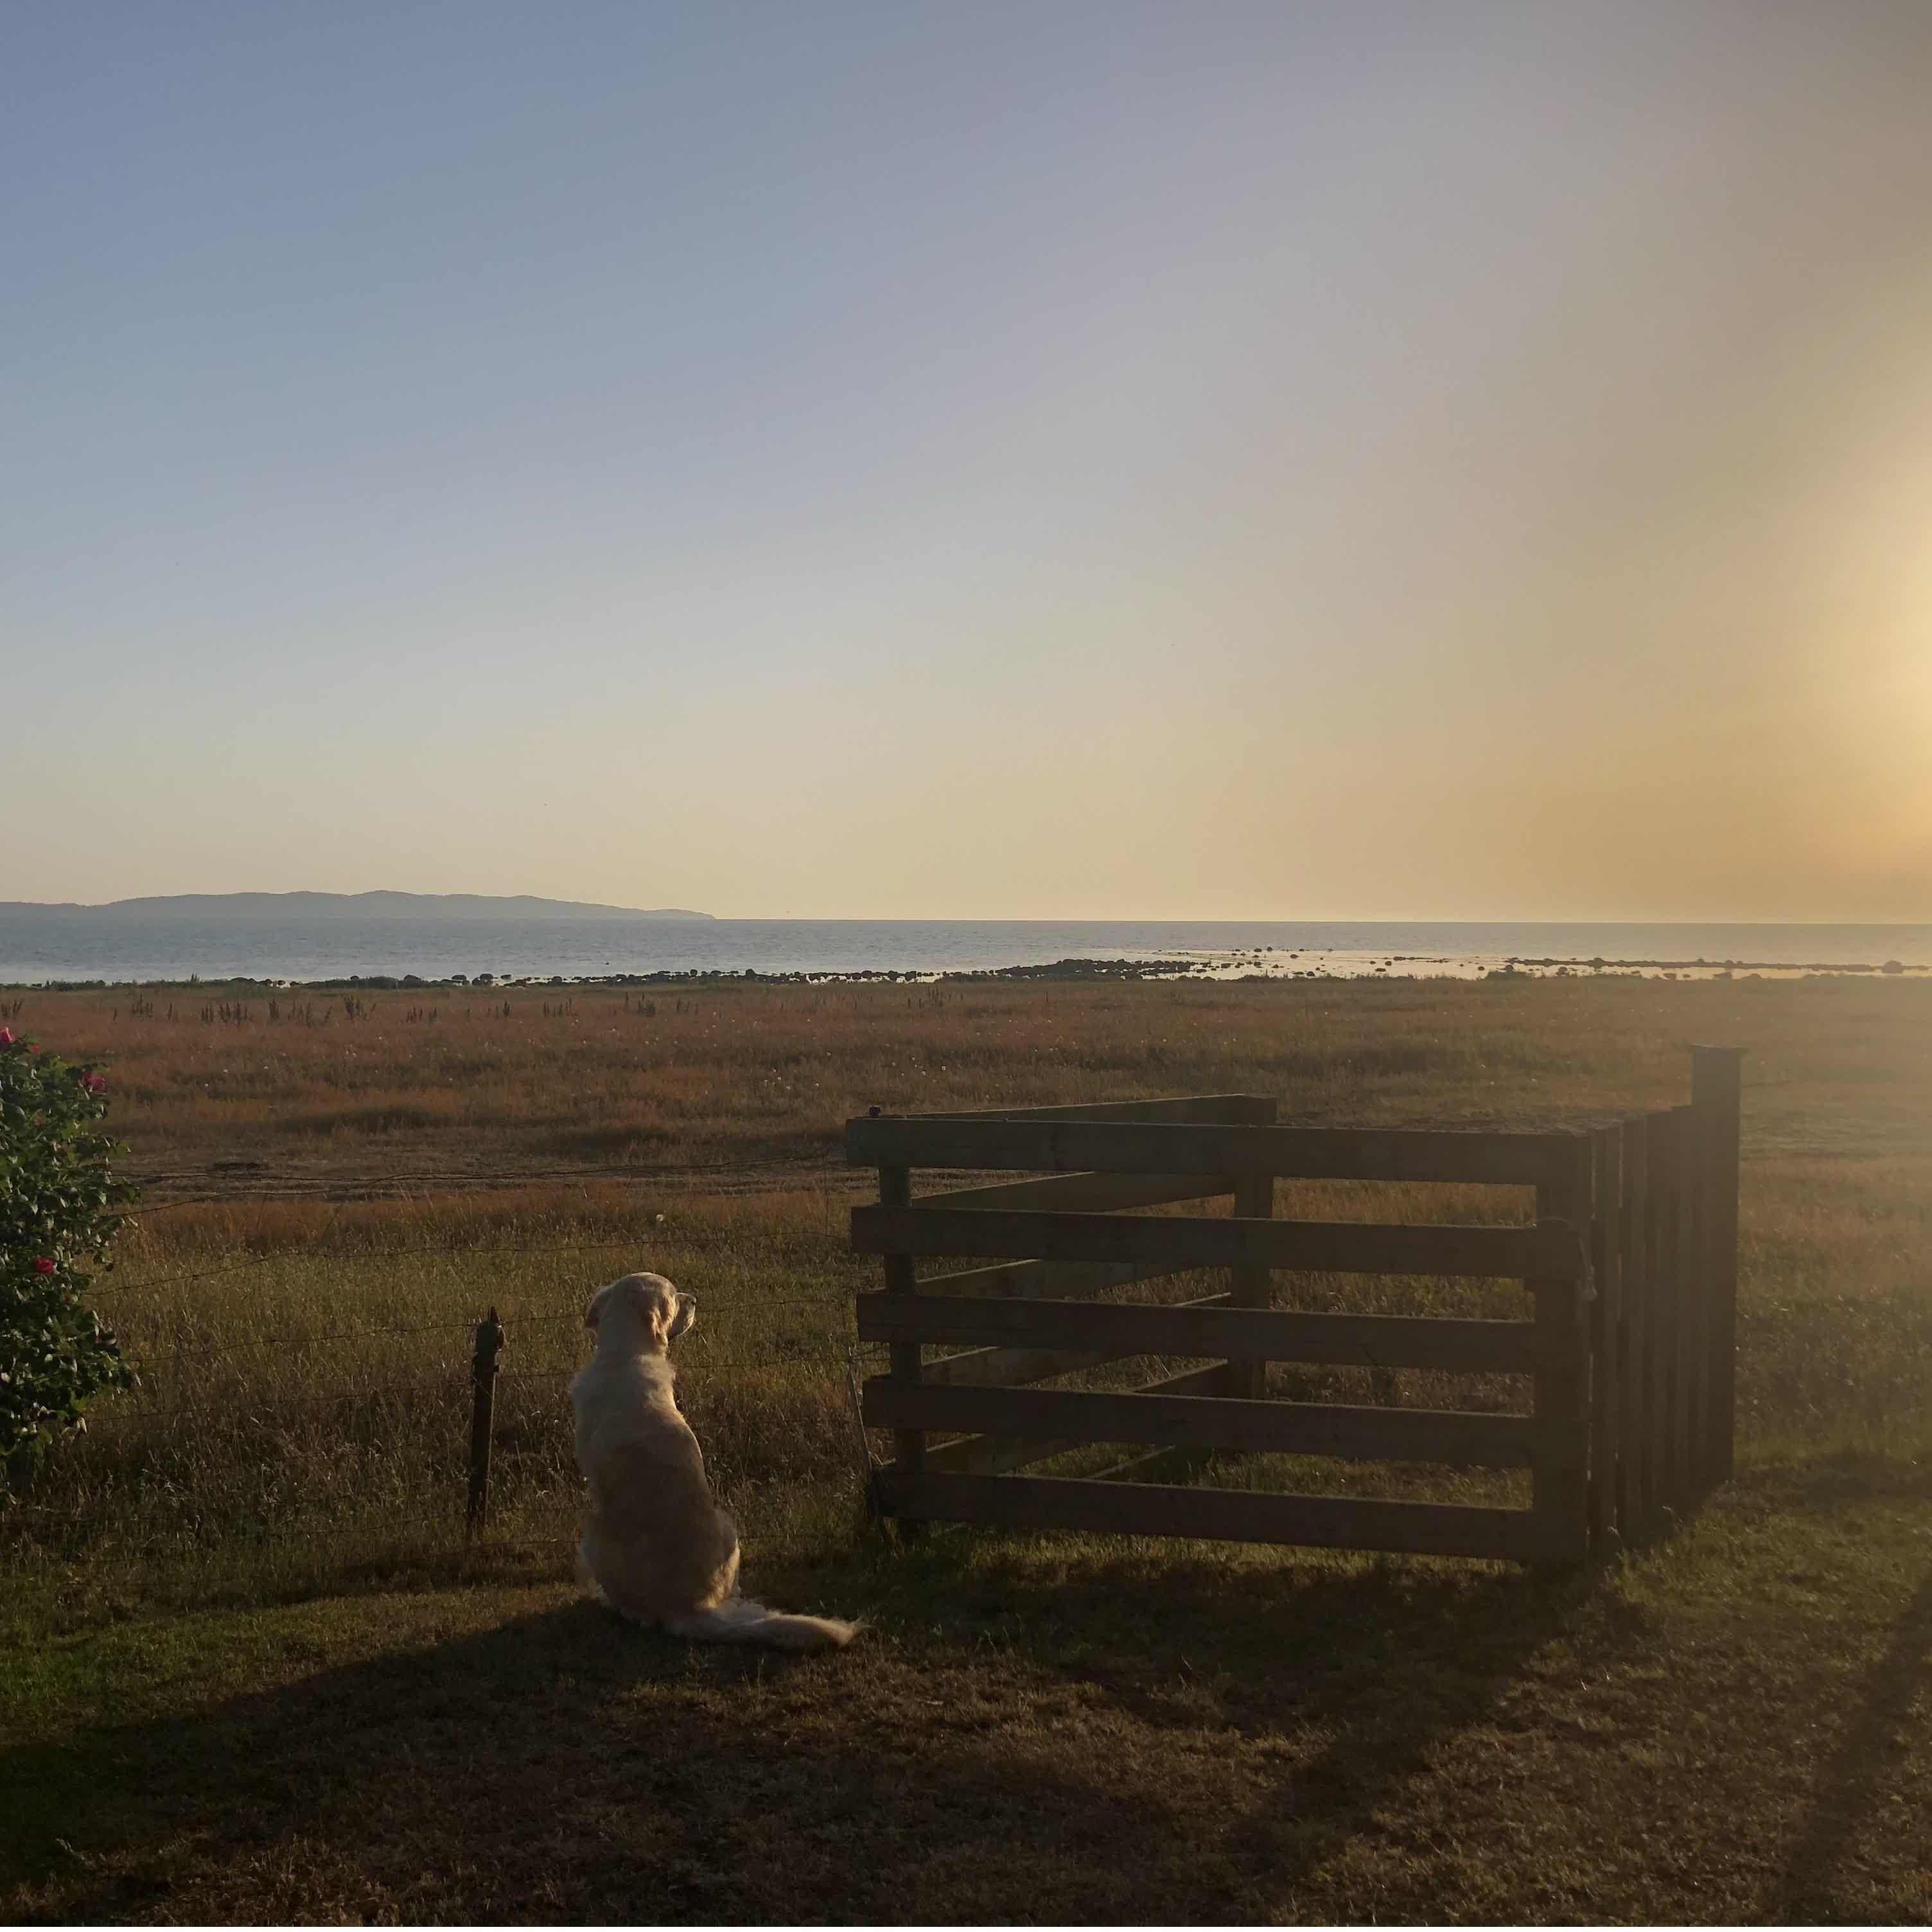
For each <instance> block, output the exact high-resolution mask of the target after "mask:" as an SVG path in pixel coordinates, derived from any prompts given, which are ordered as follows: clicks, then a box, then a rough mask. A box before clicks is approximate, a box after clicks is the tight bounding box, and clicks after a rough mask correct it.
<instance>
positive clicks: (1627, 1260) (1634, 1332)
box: [1617, 1116, 1656, 1543]
mask: <svg viewBox="0 0 1932 1932" xmlns="http://www.w3.org/2000/svg"><path fill="white" fill-rule="evenodd" d="M1617 1131H1618V1133H1619V1137H1620V1139H1622V1143H1623V1145H1622V1151H1621V1156H1620V1160H1619V1182H1620V1185H1619V1190H1618V1193H1619V1214H1618V1220H1619V1234H1620V1239H1619V1244H1618V1247H1619V1264H1620V1266H1619V1273H1620V1274H1621V1276H1622V1280H1621V1283H1620V1284H1619V1285H1620V1286H1621V1289H1622V1295H1623V1307H1624V1354H1623V1364H1622V1367H1623V1391H1622V1393H1623V1426H1622V1430H1621V1432H1620V1433H1621V1436H1622V1443H1623V1454H1622V1460H1620V1461H1619V1463H1618V1465H1617V1526H1618V1528H1619V1529H1620V1530H1621V1531H1622V1534H1623V1537H1624V1540H1625V1542H1627V1543H1628V1542H1630V1541H1633V1540H1634V1538H1637V1537H1639V1536H1640V1535H1643V1533H1644V1532H1646V1530H1647V1529H1649V1526H1650V1523H1651V1516H1652V1510H1653V1509H1654V1508H1655V1503H1654V1502H1653V1492H1654V1489H1655V1483H1656V1470H1655V1456H1654V1446H1655V1445H1654V1444H1653V1442H1652V1429H1651V1405H1652V1388H1653V1386H1654V1385H1653V1382H1652V1367H1651V1347H1652V1339H1653V1337H1652V1331H1653V1330H1654V1328H1655V1322H1654V1320H1653V1319H1652V1301H1651V1286H1650V1280H1649V1276H1648V1275H1646V1273H1645V1272H1644V1262H1645V1252H1644V1193H1645V1185H1644V1181H1645V1175H1646V1171H1647V1170H1646V1165H1645V1160H1644V1155H1645V1153H1646V1147H1647V1140H1646V1135H1645V1132H1644V1123H1643V1118H1642V1117H1641V1116H1639V1117H1637V1118H1633V1119H1631V1120H1628V1121H1625V1123H1624V1124H1623V1125H1622V1127H1620V1128H1619V1130H1617Z"/></svg>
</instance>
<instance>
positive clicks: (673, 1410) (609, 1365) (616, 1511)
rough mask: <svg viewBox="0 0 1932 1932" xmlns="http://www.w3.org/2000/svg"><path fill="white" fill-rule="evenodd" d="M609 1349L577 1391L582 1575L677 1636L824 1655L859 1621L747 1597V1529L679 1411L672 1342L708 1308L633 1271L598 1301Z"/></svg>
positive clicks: (597, 1324) (590, 1321) (591, 1321)
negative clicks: (716, 1485)
mask: <svg viewBox="0 0 1932 1932" xmlns="http://www.w3.org/2000/svg"><path fill="white" fill-rule="evenodd" d="M583 1319H584V1322H585V1325H586V1327H588V1328H590V1329H591V1330H592V1331H594V1332H595V1335H596V1337H597V1352H596V1353H595V1355H593V1356H592V1358H590V1361H589V1363H588V1364H586V1367H584V1368H583V1369H582V1370H580V1372H579V1373H578V1374H577V1378H576V1379H575V1380H574V1381H573V1382H571V1385H570V1400H571V1405H572V1406H573V1407H574V1409H576V1412H577V1467H578V1468H579V1469H581V1470H582V1471H583V1476H584V1480H585V1481H586V1483H587V1484H589V1492H590V1495H589V1511H588V1513H587V1514H586V1517H585V1518H584V1523H583V1542H582V1544H580V1546H579V1547H578V1550H577V1575H578V1577H580V1578H581V1579H582V1580H583V1581H584V1582H586V1583H590V1584H592V1585H593V1586H595V1589H597V1591H598V1592H599V1594H600V1595H601V1596H602V1597H603V1598H604V1601H606V1602H607V1603H608V1604H610V1607H611V1608H612V1609H613V1610H616V1611H618V1612H619V1613H621V1614H622V1615H623V1616H627V1617H633V1618H635V1619H637V1621H638V1622H640V1623H655V1624H661V1625H663V1626H664V1628H665V1629H666V1630H667V1631H670V1632H671V1633H672V1634H673V1635H674V1636H677V1637H698V1638H703V1639H706V1640H709V1641H710V1642H712V1643H769V1644H776V1645H778V1646H780V1647H781V1648H782V1649H787V1650H817V1649H822V1648H824V1647H825V1646H829V1645H835V1644H846V1643H850V1642H851V1641H852V1640H853V1637H856V1636H857V1635H858V1634H859V1626H858V1625H856V1624H849V1623H847V1622H844V1621H843V1620H842V1619H840V1618H837V1617H807V1616H787V1615H786V1614H784V1613H783V1612H781V1611H778V1610H766V1608H765V1607H764V1605H763V1604H754V1603H753V1602H752V1601H751V1600H750V1598H747V1597H741V1596H740V1595H739V1594H738V1530H737V1526H736V1524H734V1523H733V1522H732V1520H731V1519H730V1517H728V1516H727V1515H726V1514H724V1511H722V1510H721V1509H720V1508H718V1507H717V1505H715V1503H713V1502H712V1500H711V1486H710V1484H709V1483H708V1482H706V1480H705V1475H704V1457H703V1453H702V1452H701V1451H700V1449H699V1448H698V1446H697V1437H696V1436H694V1435H693V1434H692V1433H691V1425H690V1424H688V1422H686V1421H685V1419H684V1418H683V1417H682V1415H679V1413H678V1408H677V1400H676V1395H675V1394H674V1392H673V1383H674V1382H675V1379H676V1378H675V1377H674V1376H673V1373H672V1370H671V1366H670V1345H671V1343H673V1341H675V1340H676V1339H677V1337H679V1336H680V1335H682V1334H686V1333H687V1332H688V1331H689V1329H690V1328H691V1324H692V1323H693V1322H695V1321H696V1320H697V1303H696V1302H694V1301H693V1300H692V1299H691V1297H690V1296H689V1295H682V1294H680V1293H679V1292H678V1291H677V1289H675V1288H673V1286H671V1284H670V1283H669V1282H667V1280H665V1279H664V1277H663V1276H662V1275H661V1274H627V1275H625V1277H623V1279H622V1280H621V1281H613V1282H612V1283H610V1284H609V1285H608V1286H606V1287H603V1288H600V1289H598V1291H597V1292H596V1293H595V1295H592V1297H591V1298H590V1307H589V1310H588V1311H587V1312H586V1314H585V1316H584V1318H583Z"/></svg>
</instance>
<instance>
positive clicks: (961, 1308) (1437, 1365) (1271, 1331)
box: [857, 1281, 1587, 1413]
mask: <svg viewBox="0 0 1932 1932" xmlns="http://www.w3.org/2000/svg"><path fill="white" fill-rule="evenodd" d="M1558 1286H1562V1287H1564V1288H1566V1289H1568V1291H1569V1294H1570V1299H1571V1302H1572V1303H1574V1301H1575V1299H1576V1292H1577V1288H1576V1283H1574V1281H1571V1282H1565V1283H1559V1284H1558ZM857 1313H858V1327H859V1340H861V1341H864V1342H887V1343H911V1344H913V1346H917V1344H919V1343H922V1342H932V1343H947V1344H950V1345H952V1346H966V1347H971V1346H975V1345H992V1346H1024V1347H1034V1348H1045V1349H1084V1350H1086V1351H1088V1352H1091V1353H1094V1354H1096V1355H1100V1354H1105V1355H1111V1356H1115V1357H1119V1356H1126V1355H1175V1356H1181V1357H1187V1356H1193V1357H1195V1358H1215V1359H1217V1360H1221V1361H1232V1360H1235V1359H1237V1358H1241V1357H1243V1356H1253V1357H1256V1358H1259V1359H1261V1360H1263V1361H1271V1362H1314V1363H1328V1364H1346V1365H1349V1366H1353V1367H1362V1368H1379V1369H1439V1370H1446V1371H1448V1372H1449V1373H1456V1374H1470V1375H1485V1374H1497V1375H1529V1374H1532V1373H1538V1372H1539V1371H1541V1370H1547V1371H1548V1372H1550V1373H1557V1374H1562V1375H1567V1376H1569V1377H1570V1378H1571V1379H1572V1380H1577V1379H1580V1376H1581V1373H1582V1370H1583V1364H1584V1363H1585V1361H1586V1359H1587V1355H1586V1350H1587V1341H1586V1337H1585V1336H1584V1334H1583V1328H1582V1325H1581V1324H1580V1322H1577V1320H1576V1319H1574V1316H1573V1317H1572V1318H1571V1319H1569V1320H1568V1321H1566V1322H1562V1323H1559V1324H1556V1325H1553V1326H1552V1325H1545V1324H1532V1323H1530V1322H1489V1321H1478V1320H1472V1319H1465V1318H1463V1317H1460V1316H1406V1315H1328V1314H1315V1313H1307V1312H1306V1311H1304V1310H1298V1309H1280V1308H1257V1309H1248V1308H1232V1307H1198V1306H1197V1307H1188V1306H1186V1305H1183V1306H1180V1307H1145V1306H1142V1305H1141V1304H1137V1303H1131V1302H1129V1303H1122V1302H1086V1301H970V1300H966V1299H964V1298H954V1297H952V1296H950V1295H930V1296H929V1295H861V1296H860V1297H859V1304H858V1310H857ZM1578 1412H1579V1413H1580V1411H1578Z"/></svg>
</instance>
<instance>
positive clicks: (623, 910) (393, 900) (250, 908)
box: [0, 892, 712, 922]
mask: <svg viewBox="0 0 1932 1932" xmlns="http://www.w3.org/2000/svg"><path fill="white" fill-rule="evenodd" d="M32 913H60V914H62V916H66V917H72V916H74V915H75V914H77V913H80V914H86V913H112V914H113V915H114V916H115V917H116V918H117V919H416V920H424V919H447V920H450V921H452V922H455V921H458V920H464V919H611V920H628V919H710V918H712V914H711V913H708V912H691V911H688V910H686V909H685V907H682V906H649V907H643V906H613V905H597V904H590V903H588V902H586V901H583V900H581V899H544V898H533V897H532V895H530V894H529V893H528V892H517V893H514V894H508V895H499V894H496V893H491V892H170V893H166V894H162V895H156V896H154V897H151V898H133V899H112V900H110V901H108V902H107V904H105V905H77V904H73V903H71V902H69V903H66V904H46V903H43V902H37V901H31V900H22V899H13V900H7V901H0V918H9V917H23V916H28V915H31V914H32Z"/></svg>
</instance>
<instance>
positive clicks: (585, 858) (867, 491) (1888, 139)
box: [0, 0, 1932, 918]
mask: <svg viewBox="0 0 1932 1932" xmlns="http://www.w3.org/2000/svg"><path fill="white" fill-rule="evenodd" d="M1929 98H1932V8H1928V7H1924V6H1923V5H1897V6H1877V5H1835V6H1833V7H1829V8H1827V7H1784V6H1780V5H1775V4H1771V3H1770V0H1763V4H1757V5H1708V4H1707V5H1700V6H1684V5H1669V6H1663V5H1657V6H1647V5H1619V6H1616V7H1550V6H1547V5H1535V6H1521V7H1515V6H1502V5H1449V4H1430V5H1423V4H1418V5H1409V6H1393V5H1372V4H1361V5H1355V4H1352V5H1339V4H1338V5H1331V6H1296V5H1285V4H1278V5H1268V6H1262V7H1246V6H1238V5H1204V6H1199V7H1183V6H1174V5H1169V6H1163V7H1134V6H1130V5H1121V4H1107V5H1100V4H1094V5H1041V6H1031V5H1029V6H1020V5H1013V6H1004V7H994V6H978V7H964V6H945V7H932V6H926V7H922V6H916V5H912V6H908V5H892V6H879V7H861V6H851V5H844V6H840V5H817V6H811V7H778V6H771V7H736V6H730V5H702V6H700V5H690V6H686V7H669V6H649V5H639V4H632V5H622V6H614V5H613V6H604V5H544V6H538V5H520V6H515V7H508V6H496V5H479V4H473V0H469V3H466V4H463V5H431V4H424V3H423V0H418V4H413V5H380V6H377V5H353V4H343V0H330V4H328V5H278V6H274V7H263V6H260V5H233V6H212V5H190V4H178V5H170V6H166V7H158V6H148V5H111V6H110V5H86V4H77V0H62V4H43V5H33V4H23V0H11V4H10V5H7V6H6V7H5V8H4V9H0V261H4V263H5V269H4V284H0V674H4V678H5V685H4V689H5V694H6V700H7V719H8V723H9V725H10V730H9V733H8V736H9V739H10V753H9V756H8V757H7V760H5V765H4V766H0V814H4V817H5V822H6V823H7V825H8V826H9V827H10V829H11V830H12V831H13V837H11V838H8V839H7V840H6V841H5V843H4V845H0V898H105V897H110V896H114V895H119V894H125V893H134V892H150V891H167V890H189V889H202V890H220V889H236V888H246V887H256V888H264V889H277V888H285V887H297V886H308V887H317V888H329V889H348V890H354V889H362V888H365V887H368V886H398V887H403V888H407V889H419V890H477V891H505V892H511V891H527V892H540V893H545V894H550V895H556V896H563V897H580V898H594V899H599V900H607V901H619V902H631V903H645V904H656V903H663V902H667V901H670V902H676V903H682V904H694V905H700V906H703V907H707V908H708V909H710V910H715V911H718V912H725V913H825V914H832V913H864V914H874V915H880V916H888V915H891V914H893V913H903V914H907V915H915V914H927V915H944V914H948V913H958V914H961V915H974V914H987V915H991V914H1001V913H1007V914H1013V915H1055V914H1059V915H1066V916H1074V915H1082V914H1088V915H1103V914H1119V915H1122V916H1136V915H1157V914H1168V915H1174V916H1185V915H1189V914H1198V915H1202V916H1212V915H1223V916H1283V917H1290V916H1325V915H1333V916H1373V915H1382V916H1403V915H1411V916H1532V915H1538V914H1541V915H1547V916H1593V915H1595V916H1649V915H1654V916H1712V917H1721V916H1765V917H1805V916H1817V917H1833V916H1839V917H1850V916H1873V917H1895V918H1912V917H1920V918H1923V917H1928V916H1932V772H1928V767H1927V754H1926V751H1925V746H1926V745H1927V742H1932V564H1928V562H1927V558H1928V556H1932V244H1928V241H1927V236H1928V233H1932V230H1928V229H1927V225H1926V221H1925V216H1924V211H1925V209H1926V208H1928V207H1932V115H1928V114H1927V112H1926V107H1925V104H1926V102H1927V100H1928V99H1929ZM29 825H31V836H26V835H23V828H24V827H26V826H29Z"/></svg>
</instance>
